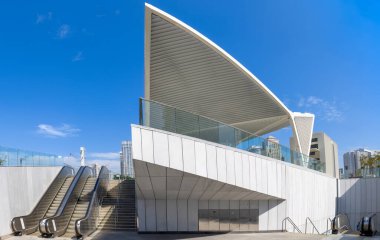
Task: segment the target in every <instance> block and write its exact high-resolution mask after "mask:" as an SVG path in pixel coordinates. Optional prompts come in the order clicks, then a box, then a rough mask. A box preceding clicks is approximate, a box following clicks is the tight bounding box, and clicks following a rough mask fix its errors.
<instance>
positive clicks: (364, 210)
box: [338, 178, 380, 230]
mask: <svg viewBox="0 0 380 240" xmlns="http://www.w3.org/2000/svg"><path fill="white" fill-rule="evenodd" d="M338 213H345V214H347V215H348V217H349V219H350V224H351V228H352V229H353V230H357V224H358V222H359V221H360V219H361V218H362V217H364V216H367V215H369V214H372V213H376V228H377V229H378V230H380V178H351V179H341V180H339V198H338Z"/></svg>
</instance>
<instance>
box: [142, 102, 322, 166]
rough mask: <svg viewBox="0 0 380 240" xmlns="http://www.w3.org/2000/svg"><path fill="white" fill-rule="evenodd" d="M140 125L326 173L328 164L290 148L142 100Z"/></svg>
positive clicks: (180, 110)
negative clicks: (325, 164)
mask: <svg viewBox="0 0 380 240" xmlns="http://www.w3.org/2000/svg"><path fill="white" fill-rule="evenodd" d="M139 123H140V125H142V126H147V127H151V128H156V129H160V130H165V131H169V132H174V133H179V134H182V135H186V136H190V137H195V138H199V139H203V140H206V141H210V142H214V143H218V144H222V145H225V146H230V147H234V148H237V149H241V150H245V151H249V152H253V153H256V154H259V155H262V156H267V157H271V158H274V159H277V160H280V161H284V162H289V163H292V164H296V165H299V166H303V167H307V168H310V169H313V170H316V171H320V172H325V167H324V164H322V163H321V162H320V161H317V160H315V159H313V158H310V157H309V156H307V155H304V154H302V153H299V152H296V151H293V150H291V149H290V148H288V147H285V146H283V145H280V144H278V143H275V142H271V141H268V140H267V139H264V138H262V137H259V136H256V135H254V134H251V133H249V132H246V131H243V130H241V129H238V128H236V127H233V126H230V125H227V124H224V123H221V122H218V121H215V120H213V119H210V118H207V117H204V116H201V115H198V114H194V113H191V112H188V111H184V110H182V109H178V108H175V107H172V106H169V105H166V104H163V103H159V102H156V101H151V100H146V99H143V98H140V120H139Z"/></svg>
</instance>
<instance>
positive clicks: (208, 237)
mask: <svg viewBox="0 0 380 240" xmlns="http://www.w3.org/2000/svg"><path fill="white" fill-rule="evenodd" d="M91 239H92V240H100V239H112V240H120V239H130V240H161V239H162V240H175V239H191V240H216V239H218V240H227V239H228V240H230V239H231V240H232V239H233V240H248V239H255V240H269V239H271V240H280V239H294V240H298V239H300V240H359V239H360V240H364V239H371V240H375V239H376V240H380V236H379V237H372V238H365V237H360V236H354V235H345V236H341V235H334V236H328V237H326V236H323V235H305V234H294V233H227V234H137V233H131V232H104V231H103V232H99V233H95V234H94V235H93V236H92V238H91Z"/></svg>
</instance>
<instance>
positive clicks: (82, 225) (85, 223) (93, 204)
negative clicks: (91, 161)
mask: <svg viewBox="0 0 380 240" xmlns="http://www.w3.org/2000/svg"><path fill="white" fill-rule="evenodd" d="M108 184H109V170H108V168H107V167H105V166H103V167H102V168H101V170H100V172H99V177H98V179H97V180H96V183H95V186H94V190H93V192H92V196H91V200H90V203H89V205H88V208H87V211H86V215H85V217H84V218H82V219H78V220H77V221H76V222H75V232H76V235H77V236H81V237H84V236H88V235H90V234H91V233H93V232H94V231H95V230H96V228H97V221H98V217H99V206H100V204H101V201H102V199H103V197H105V195H106V194H107V188H108Z"/></svg>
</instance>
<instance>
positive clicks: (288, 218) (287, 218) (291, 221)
mask: <svg viewBox="0 0 380 240" xmlns="http://www.w3.org/2000/svg"><path fill="white" fill-rule="evenodd" d="M286 222H290V224H292V226H293V228H294V229H295V230H297V232H298V233H302V232H301V230H300V229H299V228H298V227H297V225H296V224H295V223H294V222H293V220H292V219H291V218H290V217H286V218H284V220H282V226H281V227H282V231H283V232H285V231H287V228H286ZM284 223H285V228H284Z"/></svg>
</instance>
